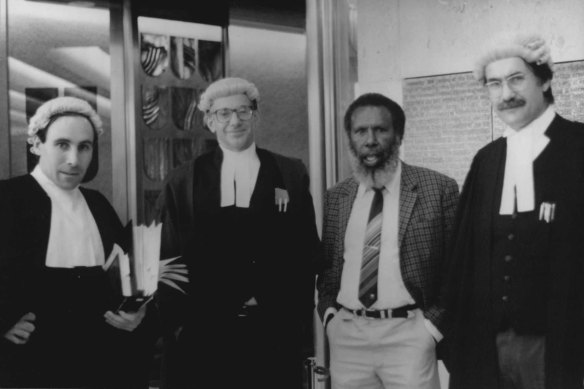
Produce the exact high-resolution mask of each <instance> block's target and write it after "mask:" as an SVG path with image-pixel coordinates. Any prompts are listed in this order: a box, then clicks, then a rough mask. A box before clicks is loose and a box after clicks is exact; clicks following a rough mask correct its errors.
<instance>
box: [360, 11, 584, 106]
mask: <svg viewBox="0 0 584 389" xmlns="http://www.w3.org/2000/svg"><path fill="white" fill-rule="evenodd" d="M356 6H357V14H358V16H357V18H358V22H357V23H358V27H357V35H358V53H359V86H358V88H359V92H360V93H363V92H380V93H385V94H387V95H388V96H389V97H392V98H395V99H396V100H397V101H398V102H401V101H402V99H401V94H402V93H401V79H402V78H405V77H418V76H428V75H435V74H448V73H458V72H466V71H470V70H471V69H472V64H473V62H474V59H475V58H476V57H477V56H478V54H479V50H480V48H481V46H482V45H483V44H484V42H486V41H487V40H488V39H489V37H491V36H493V35H495V34H498V33H499V32H502V31H513V30H518V31H522V32H529V31H538V32H539V33H540V34H542V35H543V36H544V37H545V38H546V40H548V43H549V44H550V46H551V51H552V58H553V59H554V61H556V62H563V61H572V60H581V59H584V38H583V37H584V1H582V0H357V1H356Z"/></svg>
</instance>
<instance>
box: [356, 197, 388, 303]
mask: <svg viewBox="0 0 584 389" xmlns="http://www.w3.org/2000/svg"><path fill="white" fill-rule="evenodd" d="M373 190H374V191H375V195H374V196H373V202H372V203H371V211H370V212H369V221H368V223H367V230H366V231H365V243H364V245H363V262H362V263H361V275H360V278H359V301H361V303H363V305H364V306H365V307H366V308H369V307H370V306H371V305H373V303H374V302H375V301H376V300H377V273H378V267H379V251H380V247H381V225H382V223H383V188H380V189H377V188H374V189H373Z"/></svg>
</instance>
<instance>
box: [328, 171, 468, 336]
mask: <svg viewBox="0 0 584 389" xmlns="http://www.w3.org/2000/svg"><path fill="white" fill-rule="evenodd" d="M358 187H359V183H358V182H357V181H356V180H355V179H354V178H352V177H350V178H348V179H346V180H344V181H342V182H340V183H339V184H337V185H335V186H334V187H332V188H331V189H329V190H328V191H327V193H326V196H325V202H324V221H323V231H322V242H323V250H324V254H323V260H324V263H323V269H322V272H321V274H320V276H319V279H318V285H317V287H318V296H319V297H318V300H319V301H318V312H319V315H320V317H321V319H322V318H323V316H324V313H325V311H326V310H327V308H329V307H335V308H337V309H338V308H339V305H338V303H337V302H336V299H337V295H338V293H339V290H340V287H341V275H342V272H343V263H344V251H345V249H344V241H345V232H346V229H347V223H348V221H349V216H350V214H351V209H352V208H353V202H354V201H355V197H356V195H357V189H358ZM457 200H458V185H457V183H456V181H455V180H453V179H452V178H450V177H447V176H445V175H443V174H440V173H438V172H435V171H433V170H430V169H426V168H422V167H416V166H411V165H407V164H405V163H403V162H402V175H401V181H400V198H399V232H398V242H399V246H400V247H399V249H400V270H401V273H402V277H403V280H404V284H405V286H406V288H407V290H408V292H409V293H410V295H411V296H412V297H413V298H414V300H415V301H416V304H418V306H419V307H420V308H421V309H422V310H423V312H424V316H425V317H426V318H427V319H429V320H430V321H431V322H432V323H433V324H434V325H435V326H438V324H439V322H440V320H441V318H442V314H443V309H441V308H439V307H438V306H437V304H436V300H437V298H438V293H439V288H440V285H439V284H440V279H441V275H442V272H443V270H442V266H443V264H444V260H445V255H446V252H447V246H448V242H449V241H450V235H451V232H452V225H453V221H454V216H455V211H456V205H457ZM381 260H383V258H381ZM380 282H382V281H380Z"/></svg>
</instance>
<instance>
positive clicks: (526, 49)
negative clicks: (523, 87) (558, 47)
mask: <svg viewBox="0 0 584 389" xmlns="http://www.w3.org/2000/svg"><path fill="white" fill-rule="evenodd" d="M511 57H520V58H523V59H524V60H525V61H526V62H527V63H530V64H535V65H547V66H548V67H549V68H550V70H551V71H552V72H553V70H554V62H553V61H552V57H551V55H550V48H549V46H548V45H547V44H546V42H545V40H544V39H543V38H542V37H541V36H539V35H537V34H514V35H509V34H505V35H500V36H498V37H496V38H495V39H493V40H492V41H491V42H490V43H489V44H487V45H486V46H485V49H484V50H483V54H482V55H481V56H480V58H479V59H478V61H477V62H476V63H475V67H474V70H473V74H474V77H475V78H476V79H477V80H478V81H480V82H482V83H484V82H485V68H486V66H487V65H488V64H490V63H491V62H494V61H498V60H500V59H505V58H511Z"/></svg>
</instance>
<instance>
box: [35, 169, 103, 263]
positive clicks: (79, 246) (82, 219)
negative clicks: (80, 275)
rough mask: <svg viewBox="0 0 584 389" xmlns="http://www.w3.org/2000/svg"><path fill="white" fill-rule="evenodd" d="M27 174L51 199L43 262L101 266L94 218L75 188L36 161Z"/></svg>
mask: <svg viewBox="0 0 584 389" xmlns="http://www.w3.org/2000/svg"><path fill="white" fill-rule="evenodd" d="M31 176H33V177H34V179H35V180H36V181H37V182H38V183H39V185H40V186H41V187H42V188H43V190H44V191H45V192H46V193H47V195H48V196H49V198H50V199H51V230H50V233H49V244H48V247H47V255H46V259H45V265H46V266H47V267H54V268H73V267H76V266H101V265H103V264H104V262H105V254H104V250H103V243H102V241H101V235H100V234H99V230H98V228H97V224H96V223H95V219H94V218H93V215H92V214H91V211H90V210H89V207H88V206H87V202H86V201H85V197H83V194H82V193H81V191H80V190H79V188H78V187H77V188H75V189H73V190H65V189H62V188H60V187H58V186H57V185H55V183H54V182H53V181H51V180H50V179H49V178H48V177H47V176H46V175H45V174H44V173H43V171H42V170H41V168H40V167H39V166H38V165H37V166H36V167H35V168H34V170H33V171H32V173H31Z"/></svg>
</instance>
